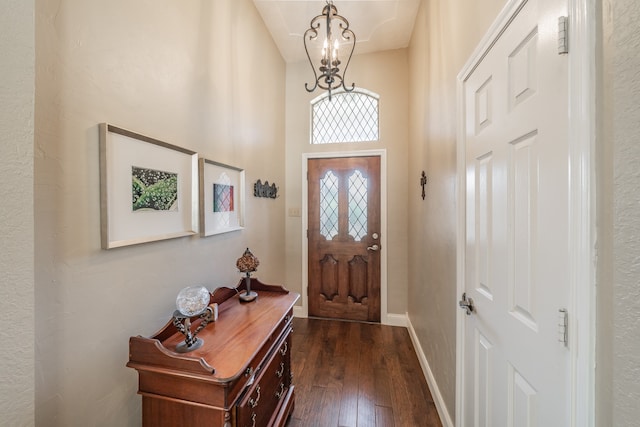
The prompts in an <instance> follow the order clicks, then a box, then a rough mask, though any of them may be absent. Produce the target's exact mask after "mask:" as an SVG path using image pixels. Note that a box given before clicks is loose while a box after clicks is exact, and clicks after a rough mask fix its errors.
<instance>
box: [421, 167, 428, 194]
mask: <svg viewBox="0 0 640 427" xmlns="http://www.w3.org/2000/svg"><path fill="white" fill-rule="evenodd" d="M420 185H421V186H422V200H424V196H425V193H424V186H425V185H427V174H426V173H424V171H422V175H420Z"/></svg>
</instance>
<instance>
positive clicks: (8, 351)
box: [0, 1, 35, 426]
mask: <svg viewBox="0 0 640 427" xmlns="http://www.w3.org/2000/svg"><path fill="white" fill-rule="evenodd" d="M33 13H34V3H33V1H4V2H1V3H0V54H1V55H2V59H0V76H2V77H1V78H0V129H1V130H2V131H1V132H0V164H1V165H2V180H0V194H2V203H1V204H0V247H1V248H2V249H0V271H1V272H2V274H0V325H2V326H1V327H0V341H1V342H2V347H1V348H0V378H2V379H1V380H0V414H2V421H0V423H2V424H3V425H11V426H30V425H33V424H34V417H35V404H34V393H35V381H34V371H33V366H34V344H35V328H34V322H33V319H34V256H33V245H34V242H33V236H34V213H33V211H34V209H33V179H34V178H33V176H34V172H33V139H34V132H33V114H34V112H33V110H34V102H35V88H34V84H33V82H34V76H35V38H34V24H33Z"/></svg>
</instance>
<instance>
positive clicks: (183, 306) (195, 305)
mask: <svg viewBox="0 0 640 427" xmlns="http://www.w3.org/2000/svg"><path fill="white" fill-rule="evenodd" d="M209 298H210V296H209V290H208V289H207V288H205V287H204V286H189V287H186V288H184V289H182V290H181V291H180V292H179V293H178V296H177V297H176V308H177V309H178V311H179V312H180V313H181V314H183V315H185V316H188V317H191V316H197V315H199V314H200V313H202V312H203V311H204V310H205V309H206V308H207V306H208V305H209Z"/></svg>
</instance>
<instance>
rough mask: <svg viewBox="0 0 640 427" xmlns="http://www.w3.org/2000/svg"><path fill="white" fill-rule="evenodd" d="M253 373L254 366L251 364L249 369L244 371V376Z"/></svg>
mask: <svg viewBox="0 0 640 427" xmlns="http://www.w3.org/2000/svg"><path fill="white" fill-rule="evenodd" d="M251 375H253V368H252V367H251V366H249V367H248V368H247V370H246V371H244V376H245V377H250V376H251Z"/></svg>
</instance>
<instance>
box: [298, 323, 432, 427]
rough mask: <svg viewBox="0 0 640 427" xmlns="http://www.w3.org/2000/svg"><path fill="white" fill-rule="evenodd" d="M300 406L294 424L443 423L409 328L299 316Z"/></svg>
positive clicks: (420, 426) (414, 426)
mask: <svg viewBox="0 0 640 427" xmlns="http://www.w3.org/2000/svg"><path fill="white" fill-rule="evenodd" d="M292 339H293V343H292V347H293V352H292V354H291V357H292V359H291V363H292V369H293V375H294V376H293V381H294V384H295V387H296V388H295V394H296V403H295V410H294V411H293V413H292V415H291V417H290V419H289V421H288V423H287V427H298V426H313V427H432V426H433V427H436V426H437V427H440V426H441V425H442V424H441V423H440V419H439V418H438V413H437V411H436V408H435V405H434V403H433V398H432V397H431V393H430V392H429V388H428V387H427V383H426V381H425V379H424V375H423V373H422V369H421V367H420V363H419V362H418V358H417V356H416V354H415V351H414V349H413V344H412V343H411V338H410V337H409V333H408V331H407V330H406V329H405V328H400V327H392V326H383V325H379V324H368V323H356V322H342V321H336V320H322V319H301V318H295V319H294V320H293V338H292Z"/></svg>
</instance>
